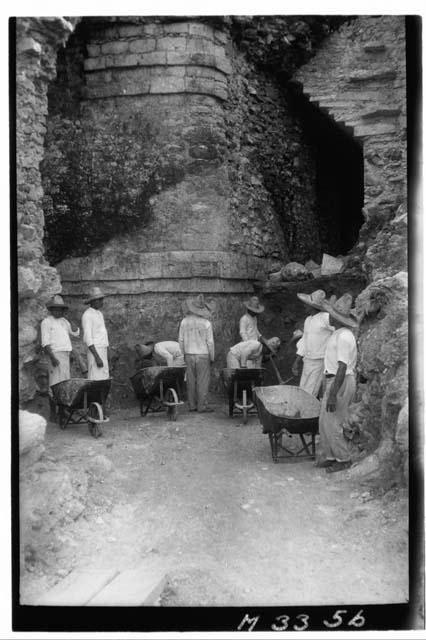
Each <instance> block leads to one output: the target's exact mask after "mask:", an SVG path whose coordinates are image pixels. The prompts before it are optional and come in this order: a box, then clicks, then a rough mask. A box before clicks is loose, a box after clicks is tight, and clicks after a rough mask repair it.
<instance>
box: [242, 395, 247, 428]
mask: <svg viewBox="0 0 426 640" xmlns="http://www.w3.org/2000/svg"><path fill="white" fill-rule="evenodd" d="M242 411H243V424H247V420H248V405H247V391H246V390H245V389H244V390H243V404H242Z"/></svg>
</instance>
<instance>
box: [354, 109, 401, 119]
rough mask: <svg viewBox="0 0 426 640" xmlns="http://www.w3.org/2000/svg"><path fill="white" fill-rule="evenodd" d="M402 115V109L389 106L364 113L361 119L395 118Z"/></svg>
mask: <svg viewBox="0 0 426 640" xmlns="http://www.w3.org/2000/svg"><path fill="white" fill-rule="evenodd" d="M400 113H401V109H400V107H397V106H394V107H392V106H388V107H379V108H377V109H371V110H368V111H364V112H363V113H362V114H361V118H364V119H366V120H367V119H368V118H394V117H395V116H398V115H399V114H400Z"/></svg>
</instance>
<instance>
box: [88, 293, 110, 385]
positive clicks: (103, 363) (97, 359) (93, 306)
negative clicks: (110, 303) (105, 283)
mask: <svg viewBox="0 0 426 640" xmlns="http://www.w3.org/2000/svg"><path fill="white" fill-rule="evenodd" d="M104 298H105V295H104V294H103V293H102V291H101V290H100V288H99V287H94V288H93V289H92V292H91V294H90V295H89V297H88V298H87V300H86V301H85V304H88V305H90V306H89V308H88V309H86V311H85V312H84V313H83V316H82V318H81V324H82V327H83V340H84V343H85V344H86V346H87V366H88V374H87V377H88V379H89V380H106V379H107V378H109V365H108V346H109V342H108V332H107V330H106V327H105V320H104V316H103V313H102V311H101V309H102V307H103V302H104Z"/></svg>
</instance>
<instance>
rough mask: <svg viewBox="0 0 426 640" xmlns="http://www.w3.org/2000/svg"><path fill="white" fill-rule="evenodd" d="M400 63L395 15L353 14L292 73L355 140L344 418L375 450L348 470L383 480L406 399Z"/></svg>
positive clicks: (395, 463) (401, 42)
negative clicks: (356, 270)
mask: <svg viewBox="0 0 426 640" xmlns="http://www.w3.org/2000/svg"><path fill="white" fill-rule="evenodd" d="M405 64H406V59H405V24H404V17H403V16H363V17H360V18H357V19H356V20H353V21H352V22H351V23H349V24H346V25H343V26H342V27H341V28H340V29H339V30H338V31H336V32H335V33H334V34H332V35H331V36H330V38H329V39H328V40H327V41H326V42H325V43H324V45H323V46H322V48H321V49H320V50H319V51H318V53H317V55H316V56H315V58H314V59H313V60H312V61H311V62H310V63H309V64H307V65H305V66H304V67H302V68H300V69H299V70H298V71H297V73H296V74H295V76H294V80H295V81H296V82H297V83H299V84H300V85H301V86H302V90H303V93H304V94H305V95H306V96H307V97H308V98H309V100H310V101H311V102H312V103H314V104H316V105H317V106H318V107H319V108H320V109H322V110H324V111H325V112H326V113H328V115H329V117H330V118H332V119H333V120H334V121H335V122H336V123H337V124H338V125H340V126H343V127H345V128H346V129H348V130H349V131H352V134H353V135H354V137H355V138H357V139H358V140H359V141H360V142H361V143H362V146H363V153H364V185H365V203H364V209H363V212H364V216H365V223H364V225H363V227H362V228H361V232H360V239H359V242H358V244H357V245H356V246H355V248H354V254H357V256H358V259H359V261H360V263H361V265H362V268H363V269H364V271H365V274H366V275H367V277H368V279H369V285H368V287H367V288H366V289H365V290H364V291H363V292H361V293H360V295H359V296H358V299H357V303H356V306H357V309H358V312H359V313H360V316H362V317H364V322H363V324H362V326H361V330H360V334H359V337H358V346H359V371H360V373H361V375H362V376H363V379H364V380H365V381H366V382H365V384H364V386H363V392H362V399H361V401H360V403H359V404H358V405H357V406H356V408H354V420H355V421H357V422H358V423H359V424H360V425H361V427H362V428H363V429H364V431H365V432H367V433H368V435H369V437H370V439H372V440H373V441H374V442H375V444H376V446H377V445H379V447H378V449H377V452H376V454H375V456H373V457H369V458H367V459H366V461H365V465H361V466H360V467H358V468H357V469H354V470H353V473H354V474H362V473H364V472H369V473H374V472H375V471H376V472H377V471H378V470H380V472H381V473H382V477H383V469H382V463H387V469H388V471H389V476H388V481H389V482H392V481H395V478H396V477H397V474H398V470H399V471H400V470H401V469H404V470H405V472H406V471H407V450H408V440H407V439H408V428H406V427H407V425H406V420H405V421H404V419H401V420H399V414H400V413H401V411H402V412H403V411H404V407H405V410H406V404H407V399H408V379H407V375H408V317H407V295H408V289H407V184H406V82H405ZM398 421H399V422H398ZM399 423H402V424H403V425H405V428H400V427H399V426H398V425H399ZM397 428H398V431H397ZM401 434H402V435H401ZM401 462H402V465H401Z"/></svg>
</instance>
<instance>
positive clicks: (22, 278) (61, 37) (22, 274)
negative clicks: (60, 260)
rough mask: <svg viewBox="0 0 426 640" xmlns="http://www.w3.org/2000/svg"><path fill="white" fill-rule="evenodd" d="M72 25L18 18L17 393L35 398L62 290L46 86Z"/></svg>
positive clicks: (21, 397)
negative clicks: (49, 254)
mask: <svg viewBox="0 0 426 640" xmlns="http://www.w3.org/2000/svg"><path fill="white" fill-rule="evenodd" d="M72 29H73V26H72V24H71V23H70V22H68V21H66V20H64V19H63V18H43V19H41V18H40V19H37V18H18V19H17V25H16V116H17V118H16V152H17V153H16V181H17V194H16V203H17V246H18V296H19V308H18V312H19V337H18V340H19V389H20V399H21V401H23V402H24V401H25V400H28V399H29V398H31V397H32V396H33V395H34V392H35V390H36V384H35V379H34V363H35V360H36V359H37V352H36V349H37V344H36V340H37V326H38V323H39V321H40V320H41V319H42V318H43V317H44V316H45V314H46V311H45V307H44V303H45V302H46V300H47V299H48V298H49V297H50V296H51V295H52V294H54V293H57V292H59V291H60V290H61V284H60V282H59V277H58V274H57V272H56V269H53V268H52V267H50V266H49V265H48V263H47V262H46V260H45V258H44V248H43V224H44V218H43V209H42V197H43V188H42V185H41V176H40V172H39V163H40V161H41V160H42V157H43V142H44V135H45V131H46V127H45V118H46V115H47V87H48V83H49V81H50V80H51V79H52V78H53V77H54V76H55V72H56V65H55V60H56V50H57V49H58V47H59V46H60V45H61V44H62V43H63V42H64V41H65V40H66V38H67V37H68V35H69V34H70V33H71V31H72Z"/></svg>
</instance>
